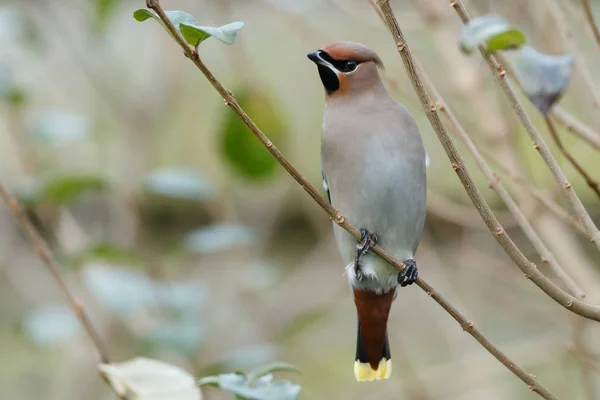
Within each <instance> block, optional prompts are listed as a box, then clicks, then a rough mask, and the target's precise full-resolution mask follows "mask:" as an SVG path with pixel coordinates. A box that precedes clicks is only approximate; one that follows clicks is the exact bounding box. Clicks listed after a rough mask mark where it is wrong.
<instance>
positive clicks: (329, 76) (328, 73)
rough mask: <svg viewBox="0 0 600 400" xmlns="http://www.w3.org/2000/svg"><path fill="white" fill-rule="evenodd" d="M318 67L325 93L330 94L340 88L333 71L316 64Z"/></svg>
mask: <svg viewBox="0 0 600 400" xmlns="http://www.w3.org/2000/svg"><path fill="white" fill-rule="evenodd" d="M318 69H319V76H320V77H321V82H323V86H324V87H325V90H326V91H327V94H332V93H333V92H335V91H336V90H338V89H339V88H340V81H339V79H338V77H337V75H336V73H335V72H333V71H332V70H331V69H329V68H328V67H326V66H324V65H318Z"/></svg>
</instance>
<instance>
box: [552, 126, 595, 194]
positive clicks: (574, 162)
mask: <svg viewBox="0 0 600 400" xmlns="http://www.w3.org/2000/svg"><path fill="white" fill-rule="evenodd" d="M544 122H546V126H547V127H548V132H550V135H551V136H552V139H553V140H554V143H556V146H557V147H558V149H559V150H560V152H561V153H563V155H564V156H565V158H566V159H567V160H569V162H570V163H571V164H572V165H573V167H574V168H575V169H576V170H577V172H579V173H580V174H581V176H583V179H584V180H585V183H587V185H588V186H589V187H590V188H591V189H592V190H593V191H594V193H596V195H597V196H598V198H600V187H599V186H598V181H596V180H594V179H593V178H592V177H591V176H590V175H589V174H588V173H587V172H586V171H585V170H584V169H583V167H582V166H581V164H579V162H578V161H577V160H575V158H573V156H572V155H571V154H570V153H569V152H568V150H567V149H566V148H565V146H563V143H562V140H561V139H560V136H558V132H557V131H556V127H555V126H554V123H553V122H552V120H551V119H550V118H549V117H547V116H545V117H544Z"/></svg>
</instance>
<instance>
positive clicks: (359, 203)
mask: <svg viewBox="0 0 600 400" xmlns="http://www.w3.org/2000/svg"><path fill="white" fill-rule="evenodd" d="M307 56H308V58H309V59H310V60H311V61H313V62H314V63H315V64H317V68H318V71H319V76H320V78H321V82H322V83H323V86H324V87H325V112H324V117H323V131H322V142H321V161H322V171H323V185H324V187H325V190H326V191H327V194H328V196H329V201H330V202H331V204H332V205H333V206H334V207H335V208H337V209H338V210H339V212H340V213H341V215H343V216H345V217H346V218H347V220H348V221H349V222H350V223H352V224H354V225H355V226H357V227H359V228H361V233H362V240H360V241H359V242H358V243H357V241H356V240H355V239H354V237H352V235H350V234H349V233H348V232H346V231H345V230H344V229H342V228H340V227H339V226H337V225H336V224H335V223H334V224H333V226H334V234H335V239H336V242H337V245H338V249H339V252H340V255H341V257H342V259H343V261H344V263H346V274H347V276H348V281H349V284H350V288H351V291H352V294H353V296H354V303H355V305H356V310H357V314H358V337H357V344H356V358H355V362H354V375H355V376H356V379H357V380H358V381H372V380H374V379H386V378H389V376H390V374H391V372H392V361H391V356H390V349H389V344H388V338H387V319H388V315H389V311H390V307H391V305H392V301H393V300H394V298H395V296H396V290H397V286H398V284H400V286H406V285H410V284H412V283H414V282H415V280H416V279H417V265H416V263H415V261H414V260H413V257H414V255H415V252H416V250H417V246H418V245H419V241H420V239H421V234H422V232H423V225H424V223H425V200H426V179H425V169H426V165H425V164H426V154H425V150H424V148H423V143H422V140H421V135H420V133H419V130H418V128H417V124H416V122H415V120H414V118H413V117H412V116H411V115H410V113H409V112H408V110H407V109H406V108H404V106H402V105H401V104H399V103H398V102H396V101H395V100H394V99H393V98H392V97H391V96H390V95H389V93H388V92H387V90H386V89H385V87H384V85H383V83H382V82H381V79H380V77H379V72H378V69H380V68H381V69H382V68H383V64H382V62H381V59H380V58H379V57H378V56H377V54H375V52H374V51H373V50H371V49H369V48H367V47H366V46H364V45H362V44H359V43H352V42H335V43H331V44H328V45H327V46H324V47H322V48H321V49H320V50H318V51H315V52H312V53H309V54H308V55H307ZM372 243H378V244H379V245H381V246H382V247H383V248H384V249H386V250H387V251H388V252H390V253H391V254H392V255H393V256H394V257H395V258H396V259H398V260H400V261H404V263H405V265H406V268H405V269H404V271H403V272H402V273H398V271H397V270H396V269H394V268H393V267H392V266H390V265H389V264H387V263H386V262H385V261H383V260H382V259H381V258H379V257H377V256H375V255H368V256H367V253H368V251H369V247H370V245H371V244H372Z"/></svg>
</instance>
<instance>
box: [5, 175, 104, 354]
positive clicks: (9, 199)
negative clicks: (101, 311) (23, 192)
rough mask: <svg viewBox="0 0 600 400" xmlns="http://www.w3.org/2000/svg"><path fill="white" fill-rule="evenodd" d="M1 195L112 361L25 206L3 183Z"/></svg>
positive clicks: (61, 288)
mask: <svg viewBox="0 0 600 400" xmlns="http://www.w3.org/2000/svg"><path fill="white" fill-rule="evenodd" d="M0 197H2V199H4V201H5V202H6V204H7V205H8V207H9V208H10V210H11V212H12V213H13V215H14V216H15V218H16V220H17V221H18V222H19V224H20V225H21V227H22V228H23V231H25V235H26V236H27V239H28V240H29V243H31V247H32V248H33V252H34V253H35V254H36V256H38V258H39V259H40V260H42V262H43V263H44V265H45V266H46V269H48V271H49V272H50V274H51V275H52V276H53V277H54V280H55V281H56V283H57V284H58V287H59V288H60V290H61V291H62V292H63V295H64V296H65V298H66V299H67V302H68V303H69V306H70V307H71V309H72V310H73V313H74V314H75V316H76V317H77V318H78V319H79V321H80V322H81V325H83V328H84V329H85V331H86V332H87V334H88V336H89V337H90V339H91V340H92V343H93V344H94V346H95V347H96V350H98V354H99V355H100V359H101V360H102V362H103V363H105V364H106V363H108V362H110V361H109V357H108V351H107V350H106V347H105V346H104V344H103V343H102V340H100V335H98V332H96V330H95V329H94V326H93V325H92V322H91V321H90V319H89V317H88V315H87V313H86V312H85V309H84V307H83V305H82V304H81V303H80V302H79V301H77V300H76V299H75V297H74V296H73V295H72V294H71V292H70V291H69V288H68V287H67V284H66V283H65V281H64V280H63V279H62V277H61V276H60V272H59V268H58V266H57V265H56V262H55V257H54V254H53V253H52V251H51V250H50V248H49V247H48V244H47V243H46V241H45V240H44V239H43V238H42V237H41V235H40V234H39V233H38V231H37V229H36V228H35V227H34V225H33V223H32V222H31V221H30V219H29V217H28V216H27V214H25V211H24V210H23V207H22V206H21V204H20V203H19V201H18V200H17V199H16V198H15V197H14V196H13V195H11V194H10V193H9V192H8V191H7V190H6V189H5V188H4V186H2V185H1V184H0Z"/></svg>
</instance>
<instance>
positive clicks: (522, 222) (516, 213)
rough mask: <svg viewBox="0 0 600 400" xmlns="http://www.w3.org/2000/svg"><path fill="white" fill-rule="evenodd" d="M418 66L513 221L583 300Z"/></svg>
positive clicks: (572, 291)
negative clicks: (511, 215)
mask: <svg viewBox="0 0 600 400" xmlns="http://www.w3.org/2000/svg"><path fill="white" fill-rule="evenodd" d="M419 69H420V70H421V74H422V76H423V79H424V81H425V83H426V85H427V86H428V88H429V90H430V91H431V93H432V95H433V96H434V97H435V98H437V100H438V109H439V110H440V112H442V113H444V114H445V115H446V117H447V118H448V120H449V121H450V124H451V126H452V128H454V131H455V133H456V134H457V135H458V137H459V139H460V140H461V141H462V142H463V143H464V145H465V146H466V147H467V149H468V150H469V152H470V153H471V154H472V155H473V158H474V159H475V163H476V164H477V166H478V167H479V169H480V170H481V172H483V175H484V176H485V177H486V179H487V180H488V184H489V187H490V188H491V189H493V190H494V191H495V192H496V193H497V194H498V196H499V197H500V199H502V201H503V202H504V204H506V206H507V207H508V209H509V211H510V212H511V213H512V214H513V217H514V218H515V220H516V221H517V223H518V224H519V226H520V227H521V229H522V230H523V232H524V233H525V235H526V236H527V238H528V239H529V241H530V242H531V244H532V245H533V247H534V248H535V249H536V251H537V252H538V254H539V255H540V258H541V259H542V262H544V263H546V264H548V265H549V266H550V267H551V268H552V270H553V271H554V273H555V274H556V275H557V276H558V277H559V278H560V280H561V281H562V282H563V283H564V284H565V285H566V286H567V288H568V289H569V292H570V293H571V294H573V295H575V296H576V297H577V298H579V299H583V298H584V297H585V293H584V292H583V290H582V289H581V288H580V287H579V285H577V283H575V282H574V281H573V279H571V277H570V276H569V275H568V274H567V273H566V271H565V270H564V268H563V267H562V266H561V265H560V264H559V263H558V261H557V260H556V258H555V257H554V255H553V254H552V252H551V251H550V250H549V249H548V247H546V245H545V244H544V242H543V241H542V239H541V238H540V237H539V236H538V234H537V233H536V231H535V229H534V228H533V226H531V224H530V223H529V221H528V220H527V217H525V215H524V214H523V212H522V211H521V209H520V208H519V206H518V204H517V202H516V201H515V200H514V199H513V198H512V196H511V195H510V194H509V193H508V190H506V188H505V187H504V185H503V184H502V183H501V182H500V178H499V177H498V175H497V174H496V173H494V171H492V169H491V168H490V166H489V165H488V164H487V163H486V161H485V159H484V158H483V156H482V155H481V153H480V152H479V150H478V149H477V146H475V143H473V141H472V140H471V137H470V136H469V134H468V133H467V132H466V131H465V129H464V128H463V127H462V125H461V124H460V122H459V121H458V119H456V117H455V116H454V113H453V112H452V110H451V109H450V108H449V107H448V104H447V103H446V102H445V100H444V98H443V97H442V95H441V94H440V93H439V91H438V90H437V88H436V87H435V85H434V84H433V82H432V81H431V79H429V77H428V76H427V74H426V73H425V72H424V71H423V68H422V67H421V66H419ZM534 268H535V267H534ZM523 272H524V273H525V274H530V271H528V270H523ZM542 276H543V275H542ZM531 280H532V281H533V283H535V284H536V285H537V286H540V287H541V284H542V282H543V285H554V284H553V283H552V281H550V280H549V279H548V278H546V277H544V280H543V281H542V282H538V281H536V280H535V279H534V278H532V279H531ZM557 289H558V288H557ZM542 290H543V289H542Z"/></svg>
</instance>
